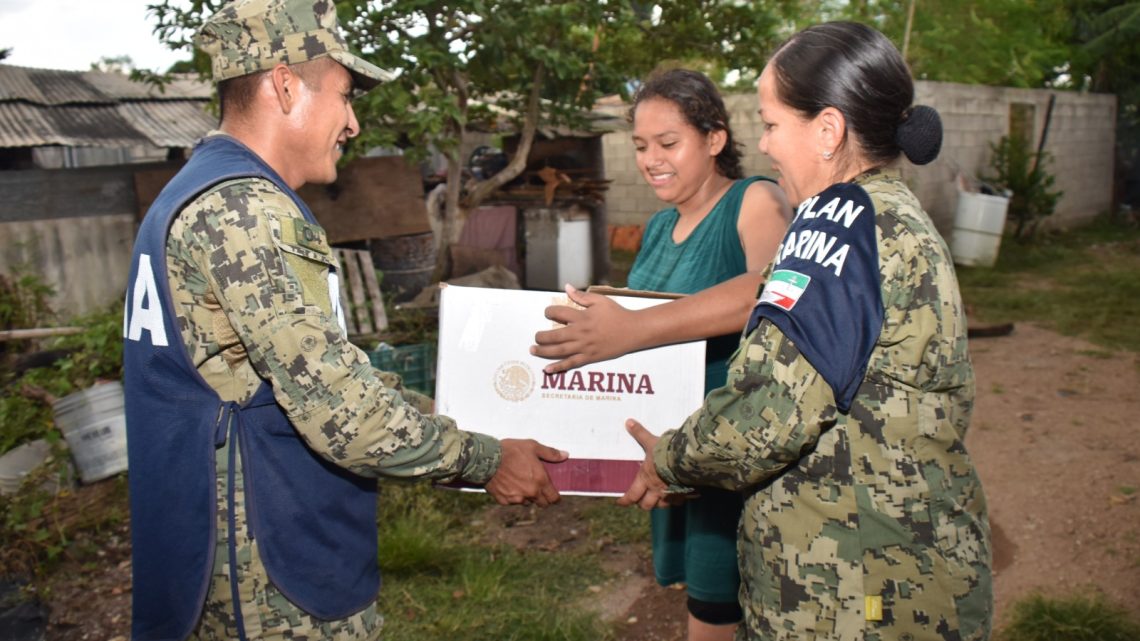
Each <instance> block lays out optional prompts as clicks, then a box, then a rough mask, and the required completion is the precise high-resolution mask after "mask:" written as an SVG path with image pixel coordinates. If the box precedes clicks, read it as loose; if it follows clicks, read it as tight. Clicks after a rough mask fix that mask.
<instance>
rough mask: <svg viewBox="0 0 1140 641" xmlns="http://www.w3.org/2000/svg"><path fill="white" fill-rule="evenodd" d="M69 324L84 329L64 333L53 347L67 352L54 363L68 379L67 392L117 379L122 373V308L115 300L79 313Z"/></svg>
mask: <svg viewBox="0 0 1140 641" xmlns="http://www.w3.org/2000/svg"><path fill="white" fill-rule="evenodd" d="M72 323H74V324H75V325H78V326H80V327H83V328H84V331H83V332H82V333H79V334H72V335H69V336H64V337H61V338H60V339H59V341H58V342H57V344H56V346H57V347H59V348H61V349H67V350H70V354H69V355H68V356H67V357H66V358H64V359H62V360H60V361H59V362H57V363H56V368H57V369H58V371H59V373H60V374H61V376H62V377H63V378H65V379H66V380H67V381H68V387H69V390H68V393H70V392H72V391H78V390H81V389H86V388H88V387H91V386H92V385H94V384H95V383H96V382H98V381H99V380H117V379H120V378H122V374H123V310H122V306H121V305H120V304H118V303H115V304H112V305H111V306H110V307H108V308H106V309H104V310H101V311H98V312H94V313H91V314H88V315H86V316H80V317H78V318H75V319H73V320H72Z"/></svg>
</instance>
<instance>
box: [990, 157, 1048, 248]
mask: <svg viewBox="0 0 1140 641" xmlns="http://www.w3.org/2000/svg"><path fill="white" fill-rule="evenodd" d="M990 151H991V152H993V157H992V158H991V159H990V167H991V168H992V169H993V170H994V172H996V173H994V174H992V175H984V176H982V180H984V181H986V182H988V183H990V184H992V185H993V186H995V187H998V188H999V189H1008V190H1009V191H1010V192H1012V194H1013V195H1012V196H1011V197H1010V199H1009V211H1008V214H1009V217H1010V218H1011V219H1013V221H1014V222H1015V223H1016V227H1015V229H1014V232H1013V235H1014V237H1015V238H1021V239H1024V238H1029V237H1032V236H1033V235H1034V234H1035V233H1036V231H1037V227H1038V225H1040V224H1041V221H1042V220H1044V219H1045V218H1047V217H1048V216H1050V215H1052V214H1053V211H1054V209H1056V207H1057V201H1058V200H1060V198H1061V196H1062V194H1063V193H1064V192H1062V191H1052V187H1053V183H1054V181H1055V179H1054V177H1053V176H1052V174H1050V173H1049V172H1048V171H1047V170H1046V168H1045V166H1046V165H1047V164H1049V161H1050V160H1051V157H1050V156H1049V154H1048V153H1047V152H1044V151H1041V152H1037V151H1031V150H1030V148H1029V141H1028V140H1026V139H1025V138H1024V137H1023V136H1020V135H1013V136H1002V138H1001V140H1000V141H998V142H997V144H994V143H990Z"/></svg>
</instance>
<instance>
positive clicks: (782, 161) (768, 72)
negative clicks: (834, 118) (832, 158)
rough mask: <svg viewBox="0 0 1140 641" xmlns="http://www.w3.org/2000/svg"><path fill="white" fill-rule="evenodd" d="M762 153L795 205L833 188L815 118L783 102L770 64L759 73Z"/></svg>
mask: <svg viewBox="0 0 1140 641" xmlns="http://www.w3.org/2000/svg"><path fill="white" fill-rule="evenodd" d="M759 94H760V117H761V118H763V120H764V133H762V134H761V135H760V145H759V147H760V153H762V154H764V155H765V156H768V157H769V158H771V159H772V170H773V171H777V172H779V174H780V180H779V183H780V186H781V187H783V188H784V192H785V193H787V194H788V200H789V201H790V202H791V203H792V205H793V206H794V205H798V204H799V203H801V202H803V201H804V200H805V199H807V198H810V197H812V196H814V195H815V194H817V193H819V192H820V191H822V190H823V189H825V188H827V187H828V186H829V185H830V182H829V180H828V178H829V176H830V170H829V168H828V167H827V166H826V165H825V163H824V162H822V156H821V154H820V153H819V152H818V149H819V141H818V135H817V131H818V130H819V129H820V127H819V123H817V122H816V119H814V118H813V119H805V118H804V117H803V115H801V114H800V113H799V112H798V111H796V110H795V109H792V108H791V107H789V106H788V105H787V104H785V103H784V102H782V101H781V100H780V98H779V95H778V94H777V91H776V73H775V70H774V69H773V68H772V65H771V64H769V65H768V66H767V67H765V68H764V72H763V73H761V74H760V83H759Z"/></svg>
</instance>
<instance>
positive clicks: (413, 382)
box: [368, 343, 435, 397]
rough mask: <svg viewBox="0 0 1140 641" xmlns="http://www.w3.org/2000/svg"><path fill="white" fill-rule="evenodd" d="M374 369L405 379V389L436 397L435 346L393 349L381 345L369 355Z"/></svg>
mask: <svg viewBox="0 0 1140 641" xmlns="http://www.w3.org/2000/svg"><path fill="white" fill-rule="evenodd" d="M368 360H369V361H370V362H371V363H372V367H375V368H376V369H379V370H384V371H385V372H394V373H396V374H399V375H400V377H401V378H403V379H404V387H408V388H411V389H413V390H415V391H417V392H419V393H421V394H427V395H428V396H433V397H434V396H435V345H434V344H432V343H418V344H415V345H400V346H398V347H393V346H391V345H387V344H381V345H380V347H377V348H376V349H374V350H372V351H371V352H369V353H368Z"/></svg>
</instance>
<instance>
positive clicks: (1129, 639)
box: [996, 595, 1140, 641]
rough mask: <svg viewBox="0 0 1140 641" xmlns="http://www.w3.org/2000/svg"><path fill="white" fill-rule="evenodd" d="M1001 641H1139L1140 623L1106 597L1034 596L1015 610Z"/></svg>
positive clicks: (998, 638) (1018, 603) (1003, 630)
mask: <svg viewBox="0 0 1140 641" xmlns="http://www.w3.org/2000/svg"><path fill="white" fill-rule="evenodd" d="M996 638H997V641H1135V639H1140V623H1138V622H1137V621H1135V620H1134V619H1132V618H1131V617H1130V616H1129V615H1128V613H1127V611H1125V610H1124V609H1123V608H1119V607H1117V606H1114V605H1112V604H1110V603H1108V602H1107V601H1106V600H1105V599H1104V598H1102V597H1099V596H1097V597H1091V598H1090V597H1085V596H1073V597H1068V598H1063V599H1050V598H1046V597H1044V596H1042V595H1032V596H1030V597H1028V598H1026V599H1023V600H1021V601H1019V602H1017V603H1016V604H1014V606H1013V616H1012V618H1011V619H1010V621H1009V623H1008V624H1007V625H1006V626H1005V627H1003V628H1002V629H1001V630H1000V631H999V632H998V634H997V635H996Z"/></svg>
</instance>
